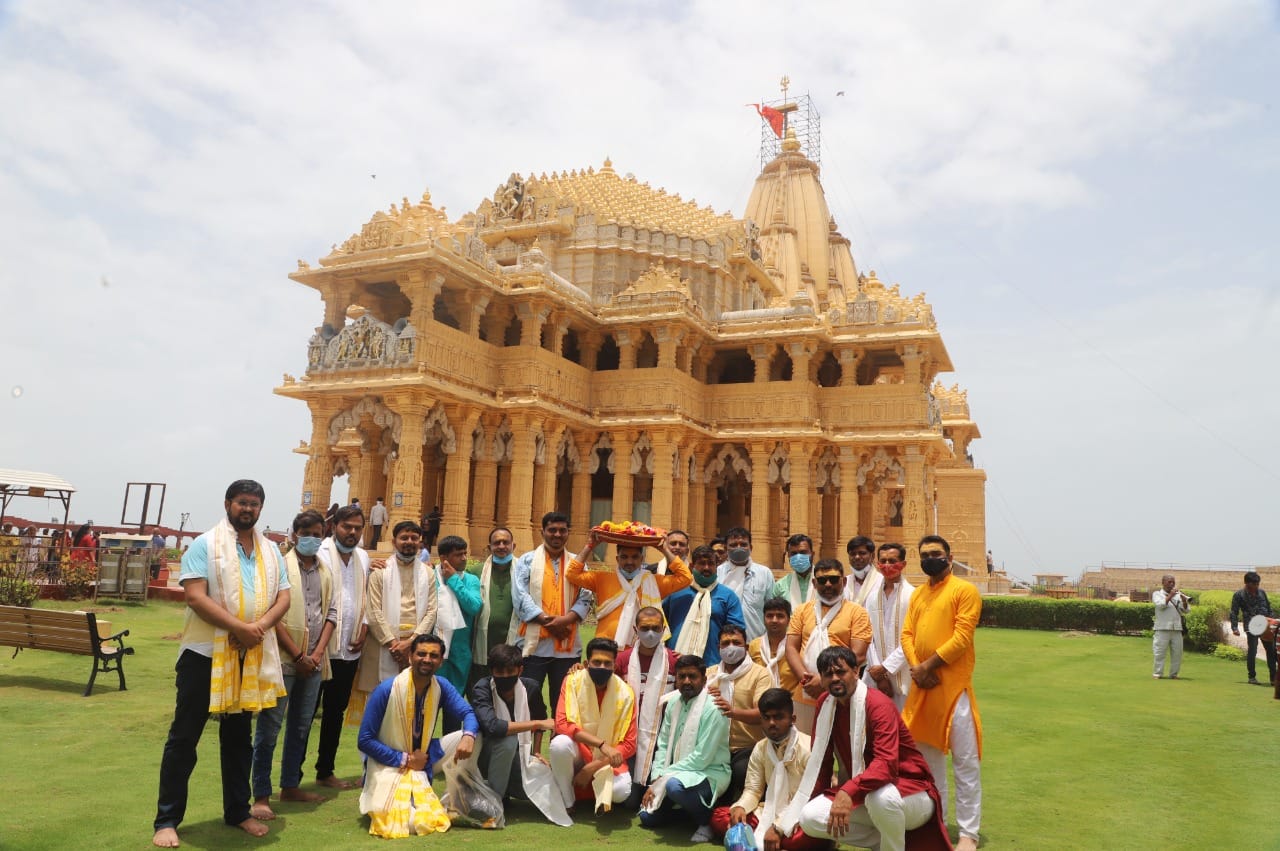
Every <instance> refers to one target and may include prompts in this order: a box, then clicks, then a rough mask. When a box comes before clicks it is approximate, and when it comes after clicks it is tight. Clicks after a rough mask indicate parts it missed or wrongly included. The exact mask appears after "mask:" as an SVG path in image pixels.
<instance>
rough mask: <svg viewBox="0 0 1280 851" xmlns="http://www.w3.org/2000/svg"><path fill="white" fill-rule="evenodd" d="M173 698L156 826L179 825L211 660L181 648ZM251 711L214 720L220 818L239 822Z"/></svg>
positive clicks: (249, 757)
mask: <svg viewBox="0 0 1280 851" xmlns="http://www.w3.org/2000/svg"><path fill="white" fill-rule="evenodd" d="M174 670H175V671H176V672H177V680H176V682H177V692H178V694H177V699H176V701H175V705H174V709H173V723H172V724H170V725H169V738H168V740H167V741H165V743H164V755H163V756H162V757H161V758H160V794H159V797H158V800H157V801H156V819H155V823H154V827H155V829H156V830H161V829H162V828H166V827H172V828H177V826H178V825H179V824H181V823H182V819H183V818H184V817H185V816H186V814H187V784H188V782H189V781H190V780H191V772H192V771H194V770H195V767H196V746H197V745H198V744H200V736H201V734H202V733H204V728H205V724H206V723H208V721H209V679H210V677H211V675H212V673H213V660H212V659H210V658H209V657H208V656H201V655H200V654H199V653H196V652H194V651H192V650H186V651H183V653H182V655H181V656H179V657H178V664H177V665H176V666H175V667H174ZM252 721H253V715H251V714H250V713H248V712H241V713H238V714H236V715H223V716H222V717H221V719H220V720H219V722H218V746H219V756H220V758H221V761H222V820H223V821H225V822H226V823H227V824H231V825H236V824H240V823H241V822H242V821H244V820H245V819H247V818H249V795H250V789H249V769H250V766H251V764H252V762H253V739H252V735H251V729H252Z"/></svg>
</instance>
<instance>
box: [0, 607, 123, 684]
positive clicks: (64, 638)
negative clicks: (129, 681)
mask: <svg viewBox="0 0 1280 851" xmlns="http://www.w3.org/2000/svg"><path fill="white" fill-rule="evenodd" d="M128 634H129V630H127V629H126V630H124V631H123V632H118V633H116V634H115V635H109V636H100V635H99V634H98V618H97V615H95V614H94V613H93V612H55V611H50V610H49V609H27V608H23V607H22V606H0V647H4V646H8V647H13V648H15V649H14V651H13V655H14V656H15V657H16V656H17V655H18V653H20V652H21V651H23V650H53V651H56V652H60V653H73V654H76V655H78V656H92V657H93V670H92V671H91V672H90V674H89V684H88V685H87V686H85V689H84V696H85V697H88V696H89V695H90V694H92V693H93V681H94V680H96V679H97V678H98V674H100V673H101V674H105V673H109V672H111V671H115V672H116V673H117V674H119V675H120V691H124V690H125V685H124V667H123V664H124V657H125V656H130V655H132V654H133V648H132V647H125V646H124V637H125V636H126V635H128ZM112 641H114V642H115V645H111V644H109V643H108V642H112Z"/></svg>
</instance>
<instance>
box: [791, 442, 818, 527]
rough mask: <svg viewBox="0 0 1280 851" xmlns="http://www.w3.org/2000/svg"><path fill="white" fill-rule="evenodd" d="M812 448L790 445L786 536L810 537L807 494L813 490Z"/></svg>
mask: <svg viewBox="0 0 1280 851" xmlns="http://www.w3.org/2000/svg"><path fill="white" fill-rule="evenodd" d="M812 453H813V447H812V446H810V445H809V444H807V443H793V444H791V449H790V454H791V495H790V496H791V499H790V522H789V523H788V524H787V535H788V537H790V536H791V535H795V534H797V533H801V532H803V533H804V534H806V535H809V536H810V537H812V536H813V532H812V531H811V528H812V524H811V522H810V516H809V494H810V493H811V491H812V490H813V488H812V485H811V482H812V479H811V478H810V477H809V456H810V455H811V454H812Z"/></svg>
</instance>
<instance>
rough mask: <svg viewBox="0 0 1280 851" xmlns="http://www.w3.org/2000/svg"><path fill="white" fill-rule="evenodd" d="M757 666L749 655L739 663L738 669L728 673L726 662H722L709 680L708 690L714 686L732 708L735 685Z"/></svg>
mask: <svg viewBox="0 0 1280 851" xmlns="http://www.w3.org/2000/svg"><path fill="white" fill-rule="evenodd" d="M755 664H756V661H755V660H754V659H752V658H751V655H750V654H748V655H747V656H745V657H743V659H742V661H741V662H739V663H738V667H736V668H734V669H733V670H732V671H726V670H725V669H724V661H723V660H721V662H720V664H719V665H717V666H716V672H715V673H714V674H712V675H711V676H710V677H708V678H707V689H708V690H710V689H711V687H712V686H715V687H716V688H718V689H719V690H720V696H721V697H723V698H724V699H725V700H726V701H728V703H729V705H730V706H732V705H733V688H734V684H735V683H736V682H737V681H738V680H740V679H742V677H743V676H744V675H745V674H746V673H747V672H748V671H750V670H751V669H752V668H753V667H755Z"/></svg>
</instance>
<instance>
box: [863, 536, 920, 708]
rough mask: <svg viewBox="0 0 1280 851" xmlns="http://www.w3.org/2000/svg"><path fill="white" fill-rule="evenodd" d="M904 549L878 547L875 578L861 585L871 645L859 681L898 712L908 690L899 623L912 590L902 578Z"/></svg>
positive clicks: (885, 546)
mask: <svg viewBox="0 0 1280 851" xmlns="http://www.w3.org/2000/svg"><path fill="white" fill-rule="evenodd" d="M905 562H906V548H905V547H903V546H902V544H881V545H880V550H879V552H878V554H877V562H876V574H875V575H874V577H869V578H868V579H867V581H866V582H865V583H863V589H864V592H865V593H864V595H863V600H862V605H863V607H864V608H865V609H866V610H867V616H868V617H869V618H870V619H871V645H870V646H869V647H868V648H867V669H866V672H865V673H864V674H863V675H862V681H863V682H865V683H866V684H867V685H868V686H870V687H872V688H878V689H880V691H881V692H883V693H884V694H885V695H886V696H887V697H889V698H891V699H892V700H893V703H894V705H895V706H897V707H898V711H899V712H901V711H902V705H903V704H904V703H905V702H906V700H907V691H908V690H909V689H910V688H911V667H910V666H909V665H908V664H907V657H906V654H904V653H903V652H902V622H903V621H904V620H906V617H907V607H908V605H909V604H910V602H911V592H912V591H913V590H914V586H913V585H912V584H911V583H910V582H908V581H907V580H906V579H904V578H903V576H902V569H903V567H905Z"/></svg>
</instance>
